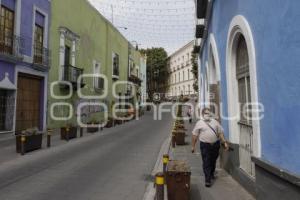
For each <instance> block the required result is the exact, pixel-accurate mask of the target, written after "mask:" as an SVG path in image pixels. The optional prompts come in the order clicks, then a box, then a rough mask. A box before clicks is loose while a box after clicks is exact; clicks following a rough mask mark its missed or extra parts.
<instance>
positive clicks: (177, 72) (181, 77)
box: [167, 41, 197, 97]
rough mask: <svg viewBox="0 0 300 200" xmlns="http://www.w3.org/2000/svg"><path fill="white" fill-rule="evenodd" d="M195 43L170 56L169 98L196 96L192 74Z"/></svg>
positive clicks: (190, 43)
mask: <svg viewBox="0 0 300 200" xmlns="http://www.w3.org/2000/svg"><path fill="white" fill-rule="evenodd" d="M193 47H194V41H191V42H189V43H188V44H186V45H185V46H183V47H182V48H180V49H179V50H177V51H176V52H175V53H173V54H172V55H171V56H169V73H170V74H169V80H168V86H167V88H168V92H167V96H169V97H178V96H180V95H195V94H196V93H197V92H196V91H195V90H194V87H193V85H194V82H195V77H194V74H193V73H192V62H191V58H192V52H193Z"/></svg>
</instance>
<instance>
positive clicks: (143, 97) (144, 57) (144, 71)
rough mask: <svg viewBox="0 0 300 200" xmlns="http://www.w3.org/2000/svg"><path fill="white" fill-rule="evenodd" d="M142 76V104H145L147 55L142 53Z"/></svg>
mask: <svg viewBox="0 0 300 200" xmlns="http://www.w3.org/2000/svg"><path fill="white" fill-rule="evenodd" d="M140 78H141V80H142V86H141V104H142V106H143V105H145V103H146V102H147V55H142V57H141V72H140Z"/></svg>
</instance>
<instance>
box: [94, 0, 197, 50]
mask: <svg viewBox="0 0 300 200" xmlns="http://www.w3.org/2000/svg"><path fill="white" fill-rule="evenodd" d="M89 1H90V2H91V3H92V4H93V5H94V6H95V7H96V8H97V9H98V10H99V12H100V13H101V14H102V15H103V16H104V17H105V18H107V19H108V20H110V21H111V22H112V24H114V26H116V27H127V28H128V29H127V30H125V29H120V30H119V31H120V32H121V33H122V34H124V35H125V37H126V38H127V39H128V40H129V41H132V40H137V41H139V42H140V43H141V44H142V48H151V47H163V48H165V49H166V50H167V51H168V53H172V52H173V51H175V50H176V49H178V48H180V47H181V46H183V45H185V44H186V43H188V42H190V41H191V40H193V38H194V27H195V20H194V18H195V3H194V0H89Z"/></svg>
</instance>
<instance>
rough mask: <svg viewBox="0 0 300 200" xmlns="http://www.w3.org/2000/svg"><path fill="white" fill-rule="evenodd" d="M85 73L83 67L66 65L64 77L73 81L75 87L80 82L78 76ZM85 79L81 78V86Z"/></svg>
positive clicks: (65, 79) (68, 80)
mask: <svg viewBox="0 0 300 200" xmlns="http://www.w3.org/2000/svg"><path fill="white" fill-rule="evenodd" d="M82 74H83V69H80V68H78V67H74V66H72V65H65V66H64V77H63V80H64V81H67V82H70V83H72V84H73V85H74V86H75V87H76V86H77V83H78V78H79V76H81V75H82ZM83 85H84V84H83V79H81V86H83Z"/></svg>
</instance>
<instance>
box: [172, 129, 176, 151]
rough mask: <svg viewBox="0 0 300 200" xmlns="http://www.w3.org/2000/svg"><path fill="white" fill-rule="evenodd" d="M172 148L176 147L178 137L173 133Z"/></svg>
mask: <svg viewBox="0 0 300 200" xmlns="http://www.w3.org/2000/svg"><path fill="white" fill-rule="evenodd" d="M172 147H173V148H175V147H176V136H175V134H174V133H172Z"/></svg>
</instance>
